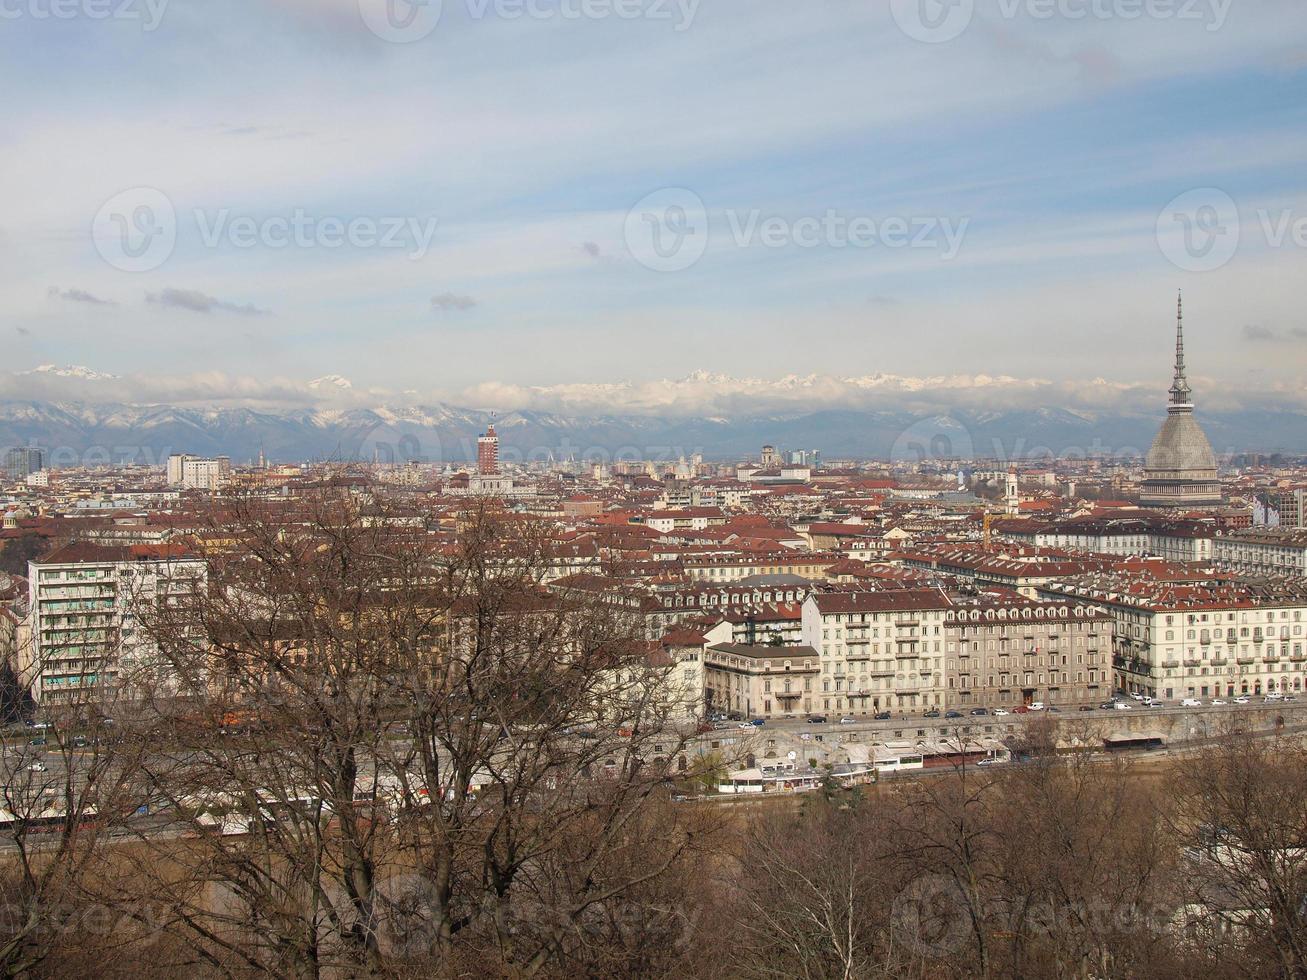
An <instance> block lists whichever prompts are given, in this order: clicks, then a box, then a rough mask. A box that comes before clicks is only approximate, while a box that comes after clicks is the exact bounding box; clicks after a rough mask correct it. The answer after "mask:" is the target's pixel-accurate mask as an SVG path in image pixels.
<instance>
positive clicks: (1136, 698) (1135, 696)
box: [1130, 691, 1144, 701]
mask: <svg viewBox="0 0 1307 980" xmlns="http://www.w3.org/2000/svg"><path fill="white" fill-rule="evenodd" d="M1143 699H1144V696H1143V695H1142V694H1136V693H1135V692H1134V691H1131V692H1130V700H1132V701H1142V700H1143Z"/></svg>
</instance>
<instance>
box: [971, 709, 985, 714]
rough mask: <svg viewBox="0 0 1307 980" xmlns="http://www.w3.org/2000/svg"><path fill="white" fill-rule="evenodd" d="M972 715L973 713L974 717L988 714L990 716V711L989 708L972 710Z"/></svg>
mask: <svg viewBox="0 0 1307 980" xmlns="http://www.w3.org/2000/svg"><path fill="white" fill-rule="evenodd" d="M971 713H972V714H973V715H987V714H989V709H988V708H972V709H971Z"/></svg>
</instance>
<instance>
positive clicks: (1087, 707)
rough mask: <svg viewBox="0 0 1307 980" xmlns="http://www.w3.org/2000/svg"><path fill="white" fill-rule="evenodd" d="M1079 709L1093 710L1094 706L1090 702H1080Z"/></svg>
mask: <svg viewBox="0 0 1307 980" xmlns="http://www.w3.org/2000/svg"><path fill="white" fill-rule="evenodd" d="M1100 707H1101V705H1100ZM1080 710H1081V711H1093V710H1094V706H1093V705H1092V704H1082V705H1081V706H1080Z"/></svg>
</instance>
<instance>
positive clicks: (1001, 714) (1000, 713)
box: [994, 708, 1010, 718]
mask: <svg viewBox="0 0 1307 980" xmlns="http://www.w3.org/2000/svg"><path fill="white" fill-rule="evenodd" d="M1009 714H1010V712H1009V711H1007V710H1006V709H1005V708H995V709H994V717H995V718H1006V717H1007V716H1008V715H1009Z"/></svg>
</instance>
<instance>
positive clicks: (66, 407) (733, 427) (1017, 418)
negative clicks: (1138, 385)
mask: <svg viewBox="0 0 1307 980" xmlns="http://www.w3.org/2000/svg"><path fill="white" fill-rule="evenodd" d="M1161 417H1162V413H1161V412H1160V411H1159V412H1157V413H1154V414H1127V413H1123V412H1120V413H1108V412H1096V413H1089V412H1085V411H1068V410H1064V409H1058V408H1039V409H1014V410H1009V411H983V412H979V411H976V412H971V411H962V410H955V411H948V412H943V413H941V412H933V413H930V414H917V413H914V412H912V411H857V410H830V409H828V410H820V411H794V412H758V413H741V414H737V415H731V416H725V415H714V416H704V417H697V418H685V417H680V416H672V415H657V414H639V415H635V414H632V415H617V414H560V413H553V412H544V411H530V410H523V411H515V412H509V413H506V414H502V415H497V416H496V415H493V414H492V413H491V412H489V411H486V410H482V409H472V408H465V407H460V406H456V405H451V404H445V403H438V404H434V405H426V406H413V407H390V406H377V407H374V408H321V407H319V408H294V409H277V410H271V409H257V408H208V407H206V408H195V407H178V406H172V405H152V406H135V405H126V404H114V403H107V404H91V403H86V402H47V401H20V400H12V401H0V449H3V448H5V447H7V446H14V445H19V446H40V447H43V448H45V449H47V450H48V451H49V452H50V454H51V458H52V462H53V463H54V464H55V465H75V464H76V463H79V462H87V461H89V462H95V461H108V460H115V461H117V460H136V461H139V462H148V463H159V462H161V461H162V460H163V459H164V458H165V457H166V456H167V455H168V454H169V453H171V452H189V453H197V454H206V455H207V454H223V455H228V456H231V457H232V459H233V460H235V461H238V462H243V461H246V460H251V459H254V458H255V457H257V456H258V454H259V452H260V450H262V451H264V452H265V453H266V455H267V456H268V458H269V459H272V460H275V461H304V460H322V459H339V460H345V459H362V460H371V459H381V460H384V461H390V460H405V459H424V460H429V461H450V462H461V461H465V460H469V459H474V458H475V456H476V438H477V436H478V435H479V434H480V433H482V432H483V431H485V428H486V426H487V425H488V424H489V423H490V422H491V421H492V419H493V421H494V423H495V427H496V430H497V431H498V432H499V435H500V438H501V441H502V455H503V457H504V458H505V459H506V460H520V459H542V460H543V459H548V458H550V457H552V458H554V459H566V458H569V457H573V458H578V459H579V458H585V459H592V460H593V459H604V460H611V459H613V458H653V459H670V460H675V459H677V458H679V457H680V456H682V455H684V456H686V457H689V456H691V455H693V454H694V453H702V454H703V455H704V456H705V457H707V458H709V459H713V458H716V459H731V458H739V457H743V456H746V455H749V454H755V455H756V453H757V452H758V449H759V447H760V446H761V445H762V444H763V443H771V444H774V445H776V446H778V447H781V448H786V449H820V450H821V451H822V453H823V454H824V455H825V457H826V458H828V459H830V458H843V457H857V458H889V457H891V456H892V457H894V458H901V459H921V458H944V457H953V456H976V457H985V458H991V457H998V458H1006V459H1021V458H1027V457H1030V456H1032V455H1035V456H1037V455H1042V454H1048V453H1050V452H1051V453H1053V454H1057V455H1068V456H1076V455H1080V456H1083V455H1085V454H1090V453H1121V454H1125V453H1141V452H1143V451H1146V450H1147V448H1148V445H1149V444H1150V443H1151V441H1152V438H1153V436H1154V435H1155V434H1156V431H1157V429H1158V426H1159V425H1160V422H1161ZM1202 423H1203V425H1204V427H1205V428H1206V430H1207V432H1208V434H1209V436H1210V437H1211V441H1212V444H1213V446H1214V447H1215V448H1216V450H1217V452H1218V453H1229V452H1237V451H1251V450H1256V451H1264V452H1276V451H1279V452H1287V453H1307V416H1305V415H1304V414H1302V413H1299V412H1273V413H1272V412H1262V411H1239V412H1226V413H1205V414H1203V415H1202Z"/></svg>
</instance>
